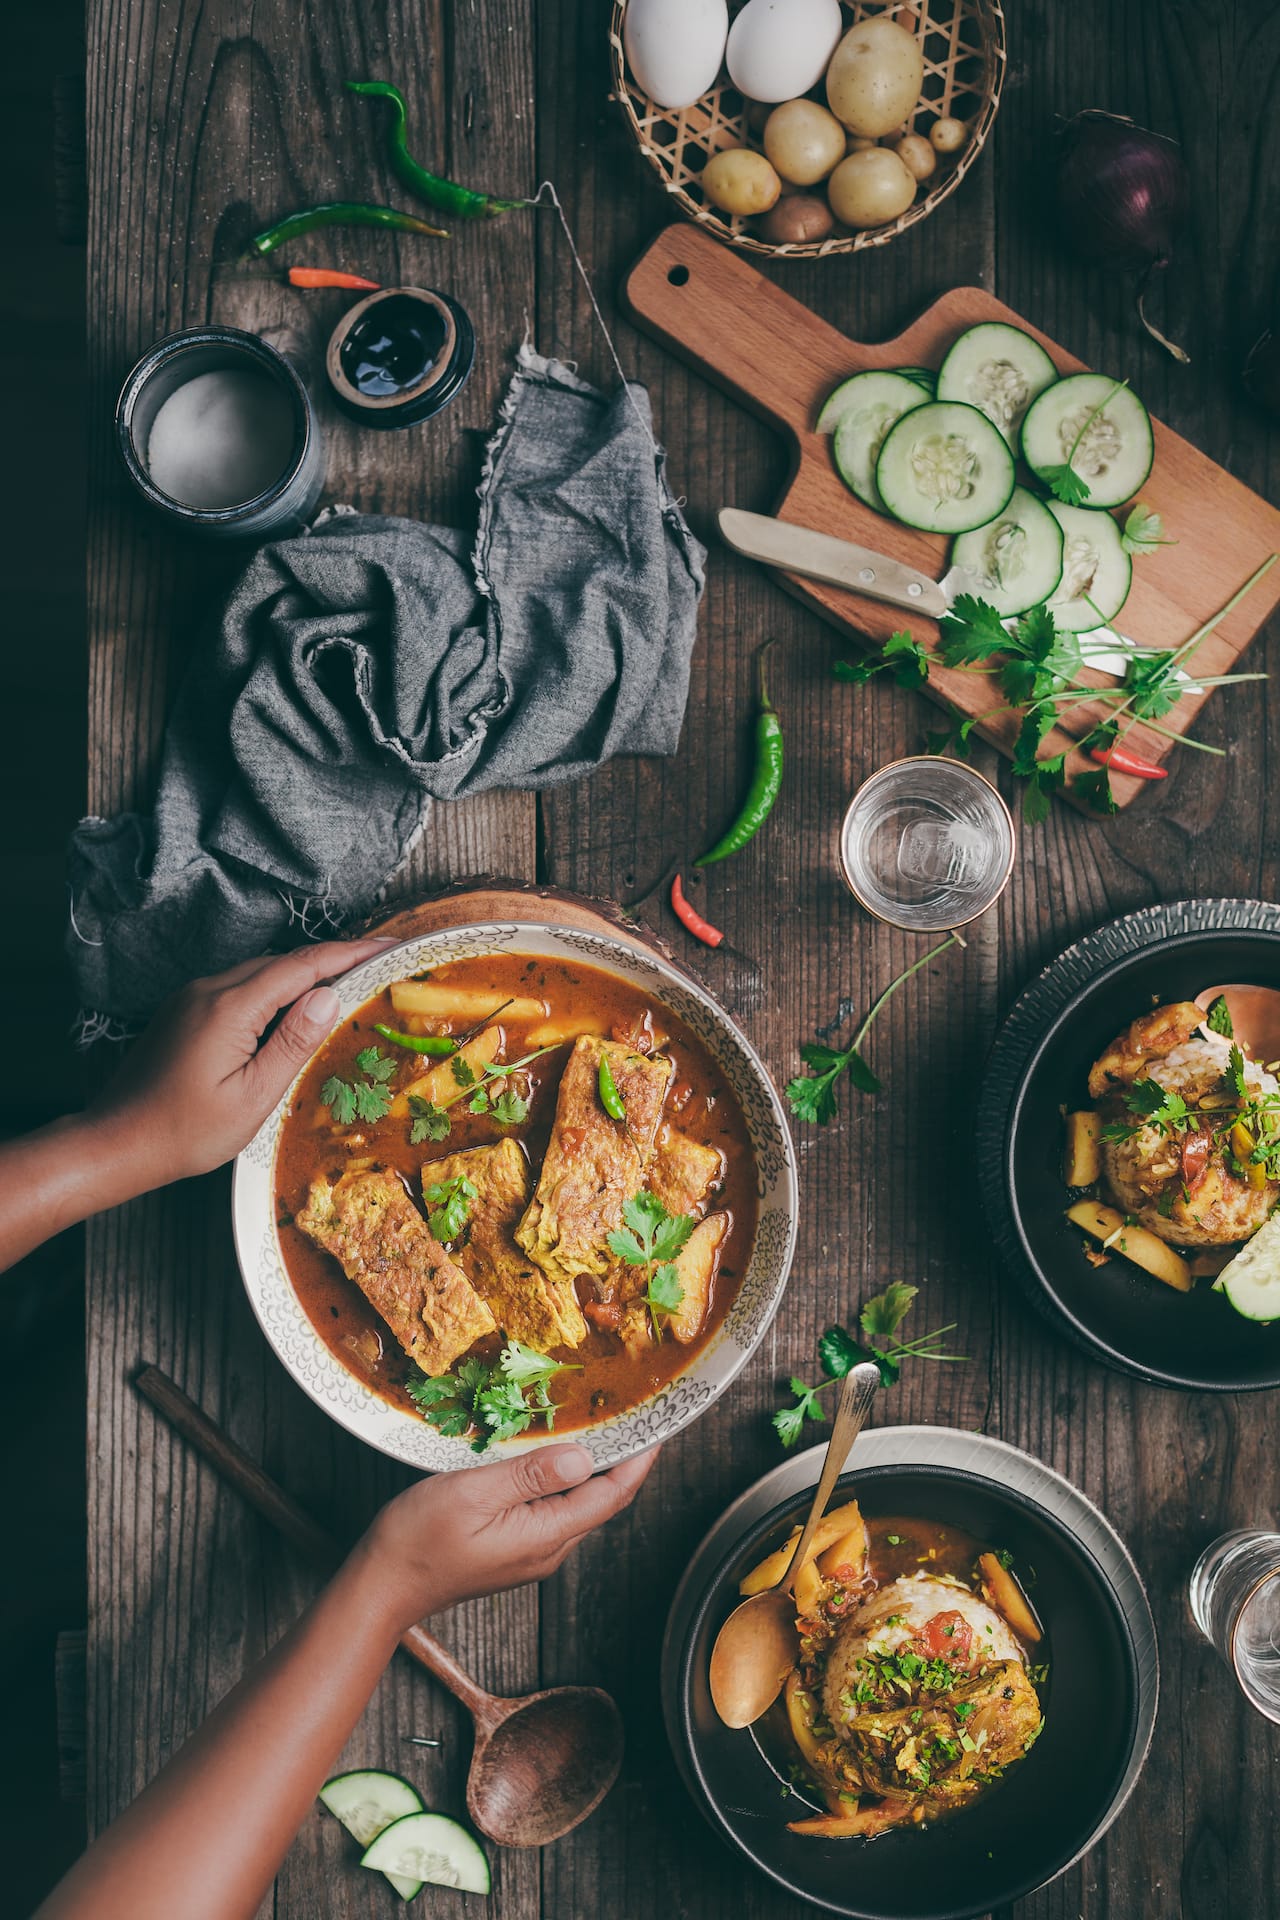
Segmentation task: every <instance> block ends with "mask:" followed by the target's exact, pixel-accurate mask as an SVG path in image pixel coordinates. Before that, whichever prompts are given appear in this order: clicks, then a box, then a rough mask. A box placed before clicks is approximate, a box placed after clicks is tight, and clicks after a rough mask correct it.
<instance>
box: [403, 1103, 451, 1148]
mask: <svg viewBox="0 0 1280 1920" xmlns="http://www.w3.org/2000/svg"><path fill="white" fill-rule="evenodd" d="M409 1112H410V1115H411V1116H412V1117H411V1119H410V1123H409V1145H410V1146H411V1147H420V1146H421V1145H422V1143H423V1141H424V1140H447V1139H448V1137H449V1115H448V1113H447V1112H446V1110H445V1109H444V1108H443V1107H438V1106H436V1104H435V1102H434V1101H432V1100H424V1099H423V1097H422V1095H421V1094H420V1093H411V1094H410V1095H409Z"/></svg>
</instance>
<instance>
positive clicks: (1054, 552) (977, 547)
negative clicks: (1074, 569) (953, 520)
mask: <svg viewBox="0 0 1280 1920" xmlns="http://www.w3.org/2000/svg"><path fill="white" fill-rule="evenodd" d="M1062 549H1063V535H1062V528H1061V527H1060V526H1059V524H1058V522H1057V521H1056V520H1055V519H1054V517H1053V515H1052V514H1051V513H1050V511H1049V509H1048V507H1046V505H1045V504H1044V501H1043V500H1037V498H1036V496H1035V494H1034V493H1028V492H1027V490H1026V488H1025V487H1015V488H1014V490H1013V492H1012V493H1011V494H1010V496H1009V504H1008V505H1007V506H1006V507H1005V508H1004V509H1003V511H1002V512H1000V513H998V514H997V515H996V517H995V519H994V520H988V521H987V524H986V526H985V527H975V528H974V529H973V531H972V533H959V534H957V535H956V538H955V540H954V542H953V544H952V548H951V563H952V565H953V566H956V567H965V568H967V569H968V571H969V572H970V573H977V574H983V575H985V576H986V578H987V580H988V581H989V582H990V585H989V586H987V587H984V588H983V589H982V598H983V599H984V600H986V601H988V602H989V603H990V605H991V606H993V607H995V608H996V609H997V611H998V612H1000V613H1002V614H1003V615H1004V617H1005V619H1006V620H1007V619H1009V618H1011V617H1012V615H1014V614H1015V613H1025V612H1026V611H1027V609H1028V607H1038V606H1039V605H1040V602H1041V601H1042V600H1047V599H1049V597H1050V595H1051V594H1053V593H1054V592H1055V591H1056V589H1057V586H1058V583H1059V582H1060V580H1061V579H1062Z"/></svg>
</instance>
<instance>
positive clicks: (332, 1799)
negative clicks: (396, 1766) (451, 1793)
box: [318, 1768, 424, 1900]
mask: <svg viewBox="0 0 1280 1920" xmlns="http://www.w3.org/2000/svg"><path fill="white" fill-rule="evenodd" d="M318 1797H319V1799H320V1800H321V1801H322V1802H323V1804H324V1805H325V1806H326V1807H328V1809H329V1811H330V1813H332V1814H335V1815H336V1816H337V1818H338V1819H339V1820H341V1822H342V1824H343V1826H344V1827H345V1828H346V1830H347V1832H348V1833H349V1834H350V1835H351V1837H352V1839H353V1840H358V1841H359V1843H360V1845H361V1846H362V1847H367V1846H368V1845H369V1843H370V1841H372V1840H376V1839H377V1837H378V1835H379V1834H380V1833H383V1832H385V1831H386V1829H387V1828H388V1827H389V1826H391V1824H392V1823H393V1822H394V1821H396V1820H403V1819H404V1818H405V1816H406V1815H407V1814H413V1813H421V1812H423V1810H424V1809H423V1805H422V1796H421V1794H420V1793H419V1792H418V1790H417V1788H416V1787H411V1786H410V1785H409V1782H408V1781H407V1780H402V1779H401V1778H400V1776H399V1774H398V1773H378V1772H376V1771H375V1770H374V1769H373V1768H364V1769H362V1770H360V1771H357V1772H354V1773H336V1774H335V1775H334V1777H333V1779H332V1780H326V1781H325V1783H324V1785H323V1786H322V1787H321V1789H320V1793H319V1796H318ZM386 1878H387V1879H388V1880H389V1881H390V1882H391V1884H392V1886H393V1887H394V1888H395V1890H396V1892H397V1893H398V1894H399V1895H400V1898H401V1899H402V1900H412V1899H413V1898H414V1896H415V1894H419V1893H421V1891H422V1881H421V1880H420V1879H416V1878H411V1877H410V1876H408V1875H401V1874H395V1873H389V1874H387V1875H386Z"/></svg>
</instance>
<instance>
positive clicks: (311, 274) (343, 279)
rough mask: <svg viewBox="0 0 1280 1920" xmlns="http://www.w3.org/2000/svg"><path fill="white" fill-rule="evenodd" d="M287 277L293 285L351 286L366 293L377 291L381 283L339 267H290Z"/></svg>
mask: <svg viewBox="0 0 1280 1920" xmlns="http://www.w3.org/2000/svg"><path fill="white" fill-rule="evenodd" d="M286 278H287V280H288V282H289V285H290V286H291V287H351V288H355V289H358V290H360V291H363V292H365V293H376V292H377V291H378V289H379V287H380V285H381V282H380V281H378V280H365V279H364V278H362V276H361V275H360V274H358V273H340V272H339V271H338V269H337V267H290V269H289V271H288V274H287V275H286Z"/></svg>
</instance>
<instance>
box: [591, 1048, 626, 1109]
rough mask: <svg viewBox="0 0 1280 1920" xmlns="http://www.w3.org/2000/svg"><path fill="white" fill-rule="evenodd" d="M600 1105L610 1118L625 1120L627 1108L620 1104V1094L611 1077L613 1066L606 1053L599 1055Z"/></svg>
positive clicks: (615, 1082)
mask: <svg viewBox="0 0 1280 1920" xmlns="http://www.w3.org/2000/svg"><path fill="white" fill-rule="evenodd" d="M598 1079H599V1084H600V1105H601V1106H602V1107H603V1108H604V1110H605V1112H606V1113H607V1114H608V1116H609V1118H610V1119H611V1120H625V1119H626V1117H627V1110H626V1108H625V1107H624V1106H623V1104H622V1095H621V1094H620V1093H619V1092H618V1083H617V1081H616V1080H615V1079H614V1077H613V1068H612V1067H611V1066H610V1065H609V1056H608V1054H607V1053H602V1054H601V1055H600V1072H599V1075H598Z"/></svg>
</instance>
